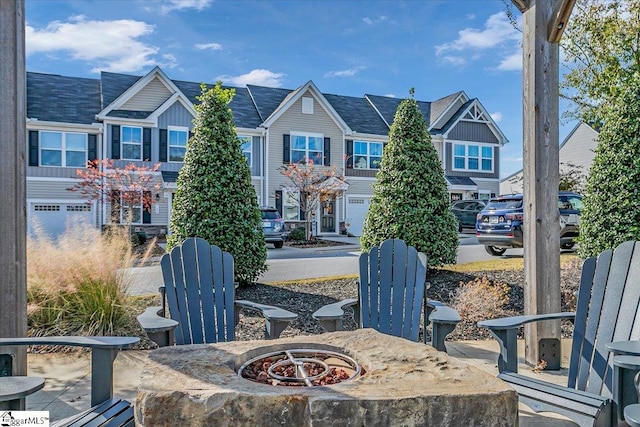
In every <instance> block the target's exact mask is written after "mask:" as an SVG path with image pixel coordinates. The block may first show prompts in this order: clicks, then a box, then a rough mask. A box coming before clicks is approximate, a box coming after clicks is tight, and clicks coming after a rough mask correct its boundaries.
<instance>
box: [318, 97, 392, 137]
mask: <svg viewBox="0 0 640 427" xmlns="http://www.w3.org/2000/svg"><path fill="white" fill-rule="evenodd" d="M324 97H325V98H326V99H327V101H329V103H330V104H331V105H332V106H333V108H334V109H335V110H336V112H337V113H338V114H339V115H340V116H341V117H342V119H343V120H344V121H345V122H346V123H347V125H349V127H350V128H351V130H352V131H353V132H356V133H363V134H371V135H385V136H386V135H387V134H388V133H389V126H387V124H386V123H385V122H384V120H383V119H382V117H380V115H379V114H378V113H377V112H376V110H375V109H374V108H373V106H372V105H371V104H370V103H369V102H368V101H367V100H366V99H364V98H356V97H353V96H342V95H329V94H325V95H324Z"/></svg>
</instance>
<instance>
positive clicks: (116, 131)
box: [111, 125, 120, 160]
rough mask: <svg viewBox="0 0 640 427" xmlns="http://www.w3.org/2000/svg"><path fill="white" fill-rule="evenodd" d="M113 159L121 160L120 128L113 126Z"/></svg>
mask: <svg viewBox="0 0 640 427" xmlns="http://www.w3.org/2000/svg"><path fill="white" fill-rule="evenodd" d="M111 158H112V159H114V160H117V159H119V158H120V126H118V125H113V126H111Z"/></svg>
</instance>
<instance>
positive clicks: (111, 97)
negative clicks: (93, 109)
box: [100, 71, 142, 109]
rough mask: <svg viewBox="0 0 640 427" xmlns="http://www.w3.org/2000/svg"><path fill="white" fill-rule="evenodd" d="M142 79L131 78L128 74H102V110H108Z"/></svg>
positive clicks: (104, 72)
mask: <svg viewBox="0 0 640 427" xmlns="http://www.w3.org/2000/svg"><path fill="white" fill-rule="evenodd" d="M141 78H142V77H141V76H130V75H128V74H117V73H108V72H106V71H103V72H101V73H100V82H101V84H102V108H103V109H104V108H106V107H107V106H108V105H109V104H111V103H112V102H113V101H115V99H116V98H117V97H119V96H120V95H122V94H123V93H124V91H126V90H127V89H129V88H130V87H131V86H133V85H134V84H135V82H137V81H138V80H140V79H141Z"/></svg>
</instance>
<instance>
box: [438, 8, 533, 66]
mask: <svg viewBox="0 0 640 427" xmlns="http://www.w3.org/2000/svg"><path fill="white" fill-rule="evenodd" d="M520 19H521V18H520ZM521 41H522V34H521V33H520V32H519V31H518V30H516V29H515V28H514V27H513V25H512V24H511V22H510V21H509V19H508V18H507V15H506V13H504V12H499V13H496V14H494V15H491V16H490V17H489V18H488V19H487V21H486V22H485V24H484V28H483V29H477V28H465V29H463V30H460V31H458V38H457V39H456V40H454V41H451V42H448V43H444V44H441V45H437V46H436V47H435V50H436V55H437V56H438V57H439V59H440V60H441V61H443V62H445V63H451V62H452V58H453V59H455V58H461V56H459V55H455V56H454V55H452V54H451V53H452V52H464V53H465V54H466V55H465V56H466V57H467V58H468V57H471V58H472V59H478V58H479V57H480V55H478V52H481V51H486V50H488V49H492V52H496V53H495V56H497V57H499V55H500V53H499V52H500V51H499V50H498V51H497V50H496V49H497V48H501V50H502V51H504V50H506V51H507V52H506V53H505V54H504V55H503V56H502V58H501V59H500V65H498V66H497V67H496V68H495V69H496V70H500V71H507V70H508V71H511V70H516V69H520V68H522V65H521V64H520V68H515V66H516V64H515V63H514V62H513V58H512V56H515V55H521V54H520V43H521ZM514 51H516V52H514ZM520 62H522V60H520Z"/></svg>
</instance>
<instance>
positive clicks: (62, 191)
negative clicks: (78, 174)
mask: <svg viewBox="0 0 640 427" xmlns="http://www.w3.org/2000/svg"><path fill="white" fill-rule="evenodd" d="M27 182H28V183H29V185H27V199H43V200H46V199H66V200H71V199H78V200H82V201H86V199H82V198H81V196H80V194H79V193H77V192H73V191H69V190H67V188H70V187H73V185H74V183H75V181H61V180H52V181H42V180H27Z"/></svg>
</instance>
